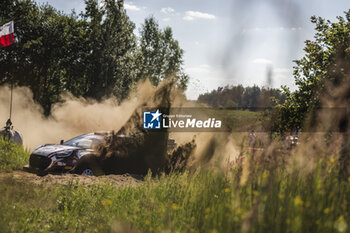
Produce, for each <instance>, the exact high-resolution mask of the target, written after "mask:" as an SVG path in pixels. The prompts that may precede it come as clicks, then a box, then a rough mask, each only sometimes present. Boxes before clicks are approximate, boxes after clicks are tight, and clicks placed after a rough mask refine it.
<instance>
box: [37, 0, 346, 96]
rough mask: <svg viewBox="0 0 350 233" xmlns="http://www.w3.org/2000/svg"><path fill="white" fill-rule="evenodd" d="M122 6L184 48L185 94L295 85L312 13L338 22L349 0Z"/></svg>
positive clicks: (206, 0)
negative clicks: (170, 33)
mask: <svg viewBox="0 0 350 233" xmlns="http://www.w3.org/2000/svg"><path fill="white" fill-rule="evenodd" d="M36 2H38V3H46V2H47V3H49V4H50V5H52V6H54V7H55V8H56V9H58V10H61V11H64V12H66V13H70V12H71V10H72V9H75V11H76V12H77V13H78V12H80V11H83V10H84V1H83V0H36ZM124 6H125V8H126V11H127V14H128V15H129V17H130V19H131V21H133V22H134V23H135V24H136V31H135V33H136V34H138V32H139V29H140V27H141V25H142V24H143V22H144V20H145V18H147V17H149V16H151V15H153V16H154V17H155V18H156V19H157V20H158V22H159V24H160V26H161V27H162V28H164V27H166V26H170V27H171V28H172V30H173V34H174V37H175V39H177V40H178V41H179V44H180V47H181V48H182V49H183V50H184V51H185V53H184V64H183V66H184V69H185V72H186V73H187V74H188V75H189V76H190V81H189V85H188V89H187V91H186V96H187V98H189V99H196V98H197V97H198V95H199V94H202V93H205V92H208V91H211V90H213V89H217V88H218V87H220V86H226V85H238V84H242V85H243V86H252V85H258V86H260V87H262V86H265V87H274V88H279V87H280V86H281V85H286V86H287V87H290V88H291V89H292V90H294V89H295V88H296V87H295V85H294V77H293V66H294V63H293V60H296V59H300V58H301V57H302V56H303V55H304V52H303V48H304V41H305V40H312V39H313V36H314V33H315V31H314V25H313V24H312V23H311V22H310V17H311V16H312V15H316V16H320V17H323V18H326V19H329V20H331V21H336V16H344V11H347V10H349V9H350V1H349V0H307V1H305V0H132V1H125V3H124Z"/></svg>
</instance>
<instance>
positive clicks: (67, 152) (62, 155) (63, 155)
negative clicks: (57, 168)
mask: <svg viewBox="0 0 350 233" xmlns="http://www.w3.org/2000/svg"><path fill="white" fill-rule="evenodd" d="M72 153H73V150H65V151H61V152H58V153H57V154H56V158H66V157H68V156H70V155H71V154H72Z"/></svg>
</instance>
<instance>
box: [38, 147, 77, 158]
mask: <svg viewBox="0 0 350 233" xmlns="http://www.w3.org/2000/svg"><path fill="white" fill-rule="evenodd" d="M77 149H81V148H80V147H74V146H66V145H55V144H50V145H42V146H39V147H38V148H36V149H35V150H34V151H33V152H32V154H36V155H43V156H49V155H51V154H54V153H57V152H61V151H65V150H77Z"/></svg>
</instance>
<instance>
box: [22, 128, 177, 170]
mask: <svg viewBox="0 0 350 233" xmlns="http://www.w3.org/2000/svg"><path fill="white" fill-rule="evenodd" d="M111 136H112V132H108V131H107V132H95V133H89V134H84V135H81V136H78V137H75V138H73V139H71V140H69V141H66V142H64V141H63V140H61V143H60V144H45V145H41V146H39V147H37V148H36V149H35V150H34V151H33V152H32V153H31V155H30V158H29V165H26V166H25V167H24V169H25V170H26V171H29V172H34V173H37V174H38V175H46V174H48V173H59V174H61V173H75V174H83V175H102V174H104V172H103V171H102V170H101V168H100V167H99V166H98V165H99V163H98V161H96V160H97V157H96V155H95V153H96V152H95V150H94V149H95V147H96V146H98V145H101V144H102V143H104V142H105V141H106V140H107V139H108V138H109V137H111ZM116 136H117V137H118V138H119V137H120V138H124V139H125V138H132V137H133V136H128V135H123V134H120V135H116ZM175 146H176V143H175V141H174V140H171V139H169V140H168V148H174V147H175Z"/></svg>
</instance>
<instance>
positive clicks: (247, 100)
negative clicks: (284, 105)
mask: <svg viewBox="0 0 350 233" xmlns="http://www.w3.org/2000/svg"><path fill="white" fill-rule="evenodd" d="M284 98H285V96H284V95H283V94H282V93H281V92H280V91H279V90H278V89H270V88H260V87H258V86H253V87H243V86H242V85H238V86H225V87H219V88H218V89H217V90H213V91H211V92H210V93H205V94H201V95H199V97H198V102H200V103H206V104H208V105H209V106H211V107H214V108H242V109H245V108H265V107H272V106H274V105H275V101H273V100H277V101H279V102H284Z"/></svg>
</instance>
